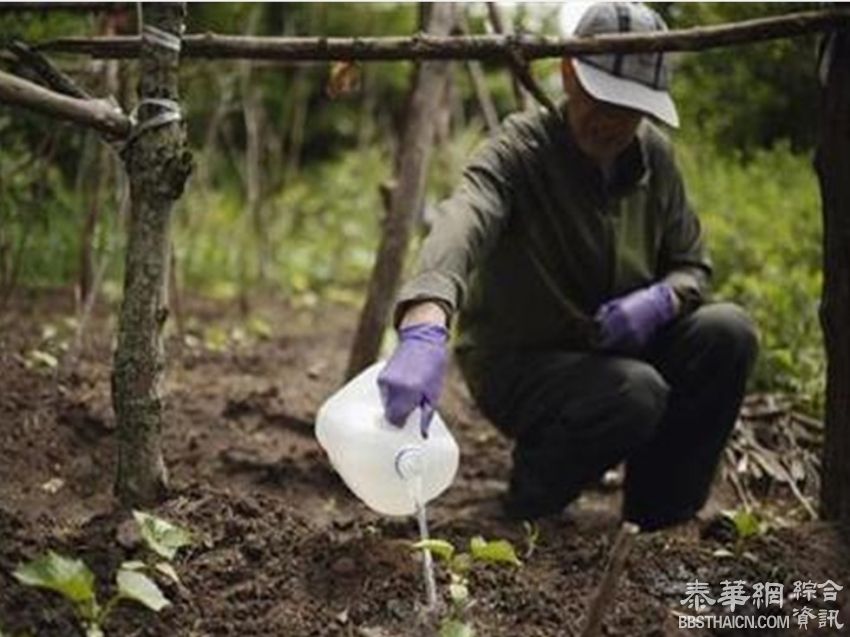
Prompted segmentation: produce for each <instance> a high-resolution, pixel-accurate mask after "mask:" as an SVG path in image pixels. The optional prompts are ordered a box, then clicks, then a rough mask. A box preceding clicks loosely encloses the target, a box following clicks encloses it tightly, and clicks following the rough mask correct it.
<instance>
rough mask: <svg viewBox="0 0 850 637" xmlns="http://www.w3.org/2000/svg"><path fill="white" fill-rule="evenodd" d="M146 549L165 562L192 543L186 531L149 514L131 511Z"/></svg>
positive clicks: (189, 534)
mask: <svg viewBox="0 0 850 637" xmlns="http://www.w3.org/2000/svg"><path fill="white" fill-rule="evenodd" d="M133 518H134V519H135V520H136V524H138V525H139V532H140V533H141V535H142V539H143V540H144V542H145V544H146V545H147V547H148V548H149V549H150V550H151V551H153V552H154V553H156V554H157V555H159V556H160V557H161V558H163V559H165V560H173V559H174V556H175V555H176V554H177V551H178V550H180V549H181V548H183V547H184V546H189V545H190V544H191V543H192V535H191V533H189V531H187V530H186V529H183V528H180V527H179V526H177V525H175V524H172V523H171V522H168V521H167V520H163V519H161V518H158V517H156V516H153V515H150V514H149V513H143V512H142V511H133Z"/></svg>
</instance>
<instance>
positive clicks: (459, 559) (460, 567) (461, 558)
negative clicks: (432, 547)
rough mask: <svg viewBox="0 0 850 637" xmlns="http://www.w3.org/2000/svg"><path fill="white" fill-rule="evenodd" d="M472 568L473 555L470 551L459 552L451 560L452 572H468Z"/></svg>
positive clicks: (450, 567)
mask: <svg viewBox="0 0 850 637" xmlns="http://www.w3.org/2000/svg"><path fill="white" fill-rule="evenodd" d="M471 568H472V556H471V555H470V554H469V553H458V554H457V555H455V556H454V557H453V558H452V559H451V561H450V562H449V570H450V571H451V572H452V573H458V574H460V573H466V572H467V571H468V570H469V569H471Z"/></svg>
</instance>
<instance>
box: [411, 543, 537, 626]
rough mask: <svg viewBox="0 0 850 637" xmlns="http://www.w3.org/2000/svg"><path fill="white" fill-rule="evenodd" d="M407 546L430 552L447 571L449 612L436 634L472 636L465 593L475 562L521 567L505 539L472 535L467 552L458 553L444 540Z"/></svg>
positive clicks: (467, 591)
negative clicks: (486, 538)
mask: <svg viewBox="0 0 850 637" xmlns="http://www.w3.org/2000/svg"><path fill="white" fill-rule="evenodd" d="M411 548H413V549H415V550H421V551H430V552H432V553H433V554H435V555H436V556H437V557H439V558H440V560H441V561H442V562H443V564H445V566H446V568H447V569H448V572H449V584H448V593H449V599H450V600H451V602H452V603H451V607H450V609H449V612H448V613H447V614H446V616H445V617H443V621H442V623H441V624H440V632H439V636H440V637H464V636H465V637H474V635H475V630H474V629H473V627H472V624H471V623H470V622H469V621H468V618H467V615H468V614H469V609H470V607H471V606H472V604H473V601H472V599H471V598H470V594H469V572H470V570H471V569H472V568H473V566H474V565H475V564H476V563H479V564H502V565H506V566H522V562H520V560H519V558H517V555H516V550H514V547H513V545H512V544H511V543H510V542H508V541H507V540H490V541H487V540H485V539H484V538H483V537H481V536H480V535H476V536H475V537H473V538H472V539H471V540H470V541H469V552H468V553H458V552H457V550H456V549H455V546H454V545H453V544H452V543H451V542H449V541H448V540H440V539H428V540H420V541H419V542H415V543H414V544H412V545H411Z"/></svg>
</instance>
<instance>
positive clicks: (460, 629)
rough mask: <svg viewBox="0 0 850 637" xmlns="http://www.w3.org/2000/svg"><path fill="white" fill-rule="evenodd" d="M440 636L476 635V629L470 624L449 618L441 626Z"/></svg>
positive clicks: (459, 636) (471, 636) (466, 636)
mask: <svg viewBox="0 0 850 637" xmlns="http://www.w3.org/2000/svg"><path fill="white" fill-rule="evenodd" d="M440 637H475V630H474V629H473V628H472V626H471V625H470V624H467V623H465V622H462V621H459V620H457V619H449V620H447V621H445V622H443V625H442V626H441V627H440Z"/></svg>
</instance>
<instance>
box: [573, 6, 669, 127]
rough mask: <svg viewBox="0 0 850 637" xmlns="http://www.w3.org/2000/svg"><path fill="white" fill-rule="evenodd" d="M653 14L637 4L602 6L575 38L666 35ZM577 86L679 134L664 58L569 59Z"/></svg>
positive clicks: (636, 55) (653, 55)
mask: <svg viewBox="0 0 850 637" xmlns="http://www.w3.org/2000/svg"><path fill="white" fill-rule="evenodd" d="M666 30H667V25H666V24H664V20H662V19H661V16H659V15H658V14H657V13H656V12H655V11H653V10H652V9H650V8H649V7H647V6H646V5H643V4H639V3H636V2H600V3H598V4H594V5H592V6H591V7H589V8H588V9H587V11H585V13H584V15H583V16H582V18H581V20H580V21H579V23H578V26H576V29H575V35H576V36H578V37H591V36H594V35H599V34H603V33H646V32H648V31H666ZM573 66H574V67H575V70H576V75H577V76H578V79H579V82H581V85H582V87H583V88H584V90H586V91H587V92H588V93H589V94H590V95H592V96H593V97H594V98H596V99H598V100H602V101H603V102H610V103H612V104H617V105H619V106H625V107H628V108H633V109H635V110H638V111H641V112H644V113H647V114H649V115H652V116H654V117H656V118H658V119H659V120H661V121H662V122H664V123H666V124H669V125H670V126H673V127H674V128H678V126H679V114H678V113H677V112H676V105H675V104H673V99H672V98H671V97H670V93H669V92H668V90H669V88H670V75H671V70H670V64H669V61H668V59H667V56H665V55H664V54H663V53H656V52H649V51H647V52H644V53H601V54H595V55H579V56H576V57H574V58H573Z"/></svg>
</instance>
